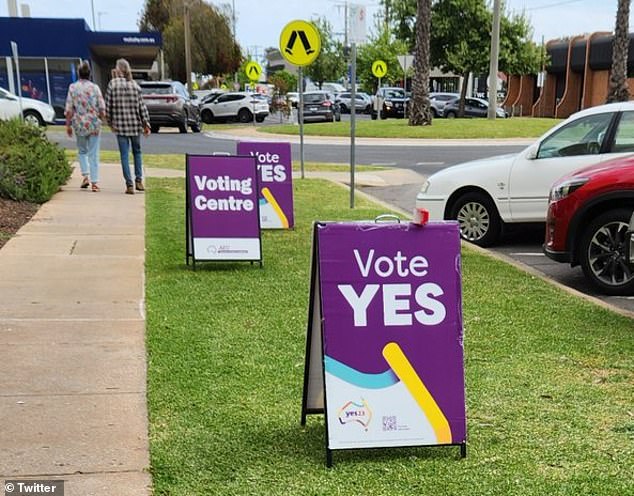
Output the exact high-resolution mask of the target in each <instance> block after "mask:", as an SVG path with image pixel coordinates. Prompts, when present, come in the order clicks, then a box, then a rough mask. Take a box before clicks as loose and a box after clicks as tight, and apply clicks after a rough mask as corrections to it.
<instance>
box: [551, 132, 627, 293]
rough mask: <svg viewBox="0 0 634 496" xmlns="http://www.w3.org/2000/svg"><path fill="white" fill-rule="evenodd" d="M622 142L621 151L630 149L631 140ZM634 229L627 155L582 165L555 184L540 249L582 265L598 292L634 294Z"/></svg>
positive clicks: (617, 140)
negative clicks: (633, 240)
mask: <svg viewBox="0 0 634 496" xmlns="http://www.w3.org/2000/svg"><path fill="white" fill-rule="evenodd" d="M623 141H624V142H623V143H622V146H623V148H622V150H623V151H632V150H634V139H632V138H630V137H626V138H625V139H624V140H623ZM616 146H619V138H618V136H617V139H616ZM633 230H634V157H632V156H631V155H630V156H627V157H625V158H618V159H615V160H611V161H608V162H601V163H599V164H596V165H592V166H590V167H586V168H583V169H581V170H578V171H576V172H573V173H572V174H568V175H567V176H564V177H563V178H561V179H560V180H559V181H557V182H556V183H555V184H554V186H553V187H552V189H551V192H550V199H549V202H548V216H547V218H546V240H545V243H544V253H545V254H546V255H547V256H548V257H549V258H552V259H553V260H556V261H557V262H566V263H569V264H570V265H572V266H573V267H574V266H575V265H581V268H582V270H583V273H584V275H585V276H586V279H588V281H589V282H590V283H592V285H593V286H594V287H595V288H597V289H598V290H599V291H601V292H602V293H605V294H609V295H634V258H633V256H634V253H633V252H632V250H633V249H634V246H633V245H634V243H633V242H632V234H631V232H632V231H633Z"/></svg>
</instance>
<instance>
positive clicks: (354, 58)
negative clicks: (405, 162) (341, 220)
mask: <svg viewBox="0 0 634 496" xmlns="http://www.w3.org/2000/svg"><path fill="white" fill-rule="evenodd" d="M351 48H352V50H351V51H350V55H351V57H352V61H351V64H350V66H351V67H350V73H351V74H350V79H352V91H351V93H350V97H351V98H350V99H351V101H352V105H351V106H350V208H354V166H355V159H356V156H355V133H356V127H357V112H356V109H357V44H356V43H352V47H351Z"/></svg>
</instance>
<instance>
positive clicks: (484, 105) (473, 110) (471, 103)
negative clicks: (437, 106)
mask: <svg viewBox="0 0 634 496" xmlns="http://www.w3.org/2000/svg"><path fill="white" fill-rule="evenodd" d="M459 105H460V97H457V98H454V99H453V100H449V101H448V102H447V103H446V104H445V106H444V107H443V116H444V117H446V118H447V119H455V118H456V117H458V107H459ZM488 113H489V102H488V101H487V100H484V99H483V98H475V97H470V98H465V99H464V116H465V117H487V115H488ZM495 115H496V116H497V117H500V118H502V119H504V118H505V117H507V115H506V112H505V111H504V109H503V108H502V107H497V109H496V111H495Z"/></svg>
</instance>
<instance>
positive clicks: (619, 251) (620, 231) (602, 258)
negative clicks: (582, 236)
mask: <svg viewBox="0 0 634 496" xmlns="http://www.w3.org/2000/svg"><path fill="white" fill-rule="evenodd" d="M627 230H628V225H627V224H625V223H624V222H618V221H615V222H610V223H608V224H605V225H604V226H602V227H601V228H600V229H597V231H596V232H595V233H594V235H593V236H592V239H591V240H590V245H589V246H588V262H589V263H588V265H589V267H590V270H591V271H592V274H593V275H594V277H596V278H597V279H598V280H599V281H601V282H602V283H603V284H606V285H608V286H622V285H624V284H627V283H628V282H629V281H631V280H632V278H633V277H634V274H633V273H632V270H631V269H630V268H629V267H628V265H627V263H626V260H625V241H626V236H625V233H626V232H627Z"/></svg>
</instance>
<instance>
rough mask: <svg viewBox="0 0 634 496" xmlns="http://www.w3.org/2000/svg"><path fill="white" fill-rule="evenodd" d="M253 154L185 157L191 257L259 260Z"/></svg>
mask: <svg viewBox="0 0 634 496" xmlns="http://www.w3.org/2000/svg"><path fill="white" fill-rule="evenodd" d="M257 184H258V182H257V173H256V166H255V160H254V159H253V158H252V157H224V156H197V155H188V156H187V208H188V212H189V220H190V222H191V243H192V246H193V255H194V259H196V260H260V259H261V246H260V223H259V210H258V191H257Z"/></svg>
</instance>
